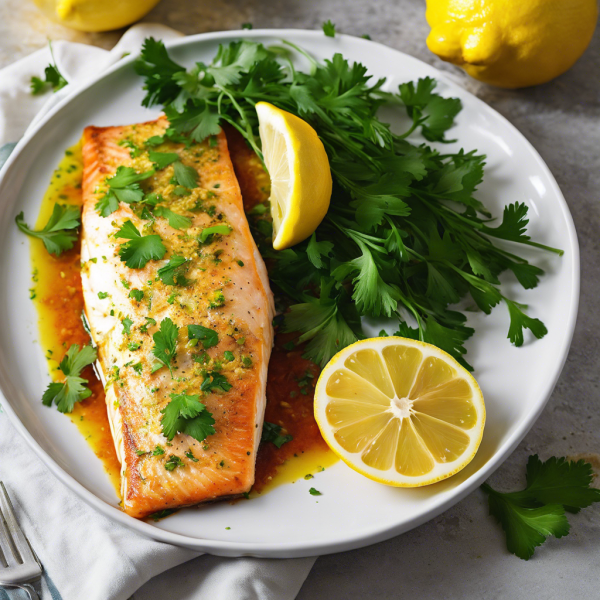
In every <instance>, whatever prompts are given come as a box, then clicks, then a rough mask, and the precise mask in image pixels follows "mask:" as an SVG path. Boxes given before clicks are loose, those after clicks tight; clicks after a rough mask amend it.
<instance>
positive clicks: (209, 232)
mask: <svg viewBox="0 0 600 600" xmlns="http://www.w3.org/2000/svg"><path fill="white" fill-rule="evenodd" d="M232 231H233V230H232V229H231V227H228V226H227V225H213V226H212V227H206V228H204V229H203V230H202V232H201V233H200V238H199V239H200V243H202V244H205V243H206V242H208V243H211V242H212V239H213V236H214V235H229V234H230V233H231V232H232Z"/></svg>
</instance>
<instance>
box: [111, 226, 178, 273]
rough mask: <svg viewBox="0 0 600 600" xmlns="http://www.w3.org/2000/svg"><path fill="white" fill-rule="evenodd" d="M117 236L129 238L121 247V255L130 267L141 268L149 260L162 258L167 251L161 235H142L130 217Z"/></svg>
mask: <svg viewBox="0 0 600 600" xmlns="http://www.w3.org/2000/svg"><path fill="white" fill-rule="evenodd" d="M115 237H116V238H123V239H126V240H129V241H128V242H125V243H124V244H121V246H120V247H119V256H120V257H121V260H122V261H123V262H124V263H125V264H126V265H127V266H128V267H129V268H130V269H141V268H143V267H145V266H146V263H147V262H148V261H149V260H160V259H161V258H162V257H163V256H164V255H165V253H166V251H167V249H166V248H165V246H164V244H163V243H162V241H161V239H160V236H159V235H141V234H140V232H139V231H138V230H137V228H136V226H135V225H134V224H133V223H132V222H131V220H130V219H127V221H125V222H124V223H123V225H122V226H121V228H120V229H119V230H118V231H117V232H116V233H115Z"/></svg>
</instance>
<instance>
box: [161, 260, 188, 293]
mask: <svg viewBox="0 0 600 600" xmlns="http://www.w3.org/2000/svg"><path fill="white" fill-rule="evenodd" d="M189 263H190V261H189V260H187V259H185V258H184V257H183V256H179V255H177V254H173V256H171V258H170V259H169V262H168V263H167V264H166V265H165V266H164V267H161V268H160V269H158V271H157V273H158V276H159V277H160V280H161V281H162V282H163V283H164V284H165V285H178V286H181V287H185V286H187V285H190V283H192V281H191V279H187V278H186V277H185V271H186V269H187V267H188V266H189Z"/></svg>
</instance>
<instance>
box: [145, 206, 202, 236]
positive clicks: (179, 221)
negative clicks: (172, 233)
mask: <svg viewBox="0 0 600 600" xmlns="http://www.w3.org/2000/svg"><path fill="white" fill-rule="evenodd" d="M153 212H154V214H155V215H156V216H157V217H163V218H165V219H168V221H169V225H170V226H171V227H172V228H173V229H179V230H180V231H181V230H182V229H187V228H188V227H191V225H192V220H191V219H190V218H189V217H184V216H183V215H180V214H178V213H176V212H173V211H172V210H171V209H170V208H167V207H166V206H157V207H156V208H155V209H154V210H153Z"/></svg>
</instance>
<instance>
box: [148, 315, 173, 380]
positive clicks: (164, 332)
mask: <svg viewBox="0 0 600 600" xmlns="http://www.w3.org/2000/svg"><path fill="white" fill-rule="evenodd" d="M178 335H179V327H177V325H175V323H173V321H171V319H169V317H165V318H164V319H163V320H162V321H161V322H160V328H159V330H158V331H157V332H156V333H154V334H153V335H152V339H153V340H154V346H153V347H152V354H154V356H155V357H156V358H157V359H158V360H159V362H160V363H161V365H163V366H165V367H167V368H168V369H169V371H170V372H171V377H172V376H173V368H172V366H171V363H172V362H173V360H174V359H175V356H176V354H177V337H178Z"/></svg>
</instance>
